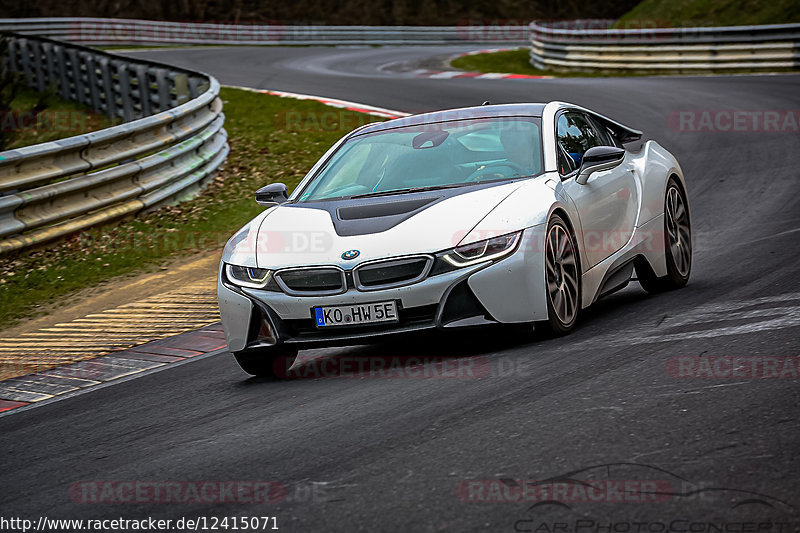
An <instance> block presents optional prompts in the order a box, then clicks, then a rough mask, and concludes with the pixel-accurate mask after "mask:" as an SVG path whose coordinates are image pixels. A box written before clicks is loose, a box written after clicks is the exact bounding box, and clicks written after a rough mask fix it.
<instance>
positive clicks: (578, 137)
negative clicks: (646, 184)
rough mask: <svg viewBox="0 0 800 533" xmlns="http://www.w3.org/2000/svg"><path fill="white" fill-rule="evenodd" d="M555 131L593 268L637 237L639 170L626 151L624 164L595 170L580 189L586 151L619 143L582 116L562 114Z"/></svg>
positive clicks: (588, 263) (567, 188) (566, 183)
mask: <svg viewBox="0 0 800 533" xmlns="http://www.w3.org/2000/svg"><path fill="white" fill-rule="evenodd" d="M556 128H557V132H556V133H557V139H558V146H557V149H558V150H559V167H560V171H561V174H562V179H563V180H564V190H565V191H566V193H567V194H568V195H569V197H570V198H571V199H572V201H573V202H574V203H575V207H576V208H577V210H578V216H579V217H580V221H581V235H579V236H578V238H579V239H582V240H583V247H584V256H585V257H584V262H585V266H586V267H587V268H591V267H593V266H594V265H596V264H598V263H599V262H601V261H602V260H604V259H606V258H607V257H609V256H610V255H612V254H613V253H614V252H616V251H618V250H620V249H621V248H622V247H623V246H624V245H625V244H626V243H627V242H628V240H630V238H631V235H632V234H633V229H634V227H635V225H636V214H637V212H638V205H639V189H638V187H637V184H636V175H635V171H634V166H633V163H632V162H631V157H630V155H629V154H628V153H626V154H625V160H624V161H623V162H622V163H621V164H620V165H618V166H616V167H615V168H612V169H611V170H606V171H601V172H595V173H594V174H592V175H591V176H590V177H589V180H588V181H587V182H586V184H585V185H581V184H579V183H577V182H576V181H575V178H576V177H577V174H578V169H579V168H580V164H581V158H582V157H583V154H584V153H585V152H586V150H588V149H589V148H592V147H594V146H604V145H608V146H615V145H617V144H618V143H616V142H615V141H614V139H613V137H612V136H611V134H610V133H609V132H608V131H607V130H606V129H605V128H603V127H602V126H601V125H600V123H599V122H598V121H596V120H595V119H594V118H592V117H591V116H589V115H587V114H585V113H582V112H577V111H567V112H564V113H562V114H561V115H560V116H559V117H558V119H557V123H556Z"/></svg>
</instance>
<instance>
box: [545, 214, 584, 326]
mask: <svg viewBox="0 0 800 533" xmlns="http://www.w3.org/2000/svg"><path fill="white" fill-rule="evenodd" d="M544 253H545V257H544V262H545V282H546V289H547V291H546V292H547V321H545V322H543V323H542V325H543V326H545V328H546V329H547V330H549V331H550V332H551V333H553V334H555V335H565V334H567V333H569V332H570V331H572V329H573V328H574V327H575V323H576V322H577V321H578V314H579V313H580V305H581V274H580V261H579V258H578V247H577V246H576V243H575V237H574V235H572V233H571V232H570V230H569V226H567V224H566V222H564V220H563V219H562V218H561V217H560V216H558V215H553V216H552V217H551V218H550V222H549V223H548V225H547V237H546V238H545V250H544Z"/></svg>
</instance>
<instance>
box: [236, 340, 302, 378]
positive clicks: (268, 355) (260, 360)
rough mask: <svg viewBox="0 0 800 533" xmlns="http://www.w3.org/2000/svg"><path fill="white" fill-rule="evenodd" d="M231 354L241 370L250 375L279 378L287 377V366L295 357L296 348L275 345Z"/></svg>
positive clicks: (289, 365) (290, 364)
mask: <svg viewBox="0 0 800 533" xmlns="http://www.w3.org/2000/svg"><path fill="white" fill-rule="evenodd" d="M233 356H234V357H235V358H236V362H237V363H239V366H240V367H242V370H244V371H245V372H247V373H248V374H250V375H251V376H258V377H262V378H277V379H281V378H285V377H287V374H288V370H289V367H291V366H292V363H294V361H295V359H297V348H292V347H289V346H275V347H271V348H262V349H260V350H250V351H245V352H233Z"/></svg>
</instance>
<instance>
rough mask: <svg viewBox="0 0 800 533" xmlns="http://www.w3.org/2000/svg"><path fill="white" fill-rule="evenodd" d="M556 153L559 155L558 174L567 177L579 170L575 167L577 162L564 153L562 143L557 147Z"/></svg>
mask: <svg viewBox="0 0 800 533" xmlns="http://www.w3.org/2000/svg"><path fill="white" fill-rule="evenodd" d="M556 152H557V155H558V172H559V173H560V174H561V175H562V176H567V175H569V174H572V173H573V172H575V171H576V170H578V167H577V166H575V161H573V160H572V158H571V157H570V156H569V154H567V152H565V151H564V148H562V147H561V144H560V143H559V145H558V146H557V147H556Z"/></svg>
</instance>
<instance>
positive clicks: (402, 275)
mask: <svg viewBox="0 0 800 533" xmlns="http://www.w3.org/2000/svg"><path fill="white" fill-rule="evenodd" d="M432 265H433V257H431V256H428V255H419V256H412V257H404V258H400V259H389V260H381V261H373V262H369V263H364V264H363V265H359V266H357V267H356V268H355V269H354V270H353V281H354V283H355V285H356V288H357V289H358V290H361V291H374V290H379V289H389V288H392V287H400V286H403V285H410V284H412V283H416V282H417V281H420V280H422V279H423V278H425V276H427V275H428V272H430V270H431V266H432Z"/></svg>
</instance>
